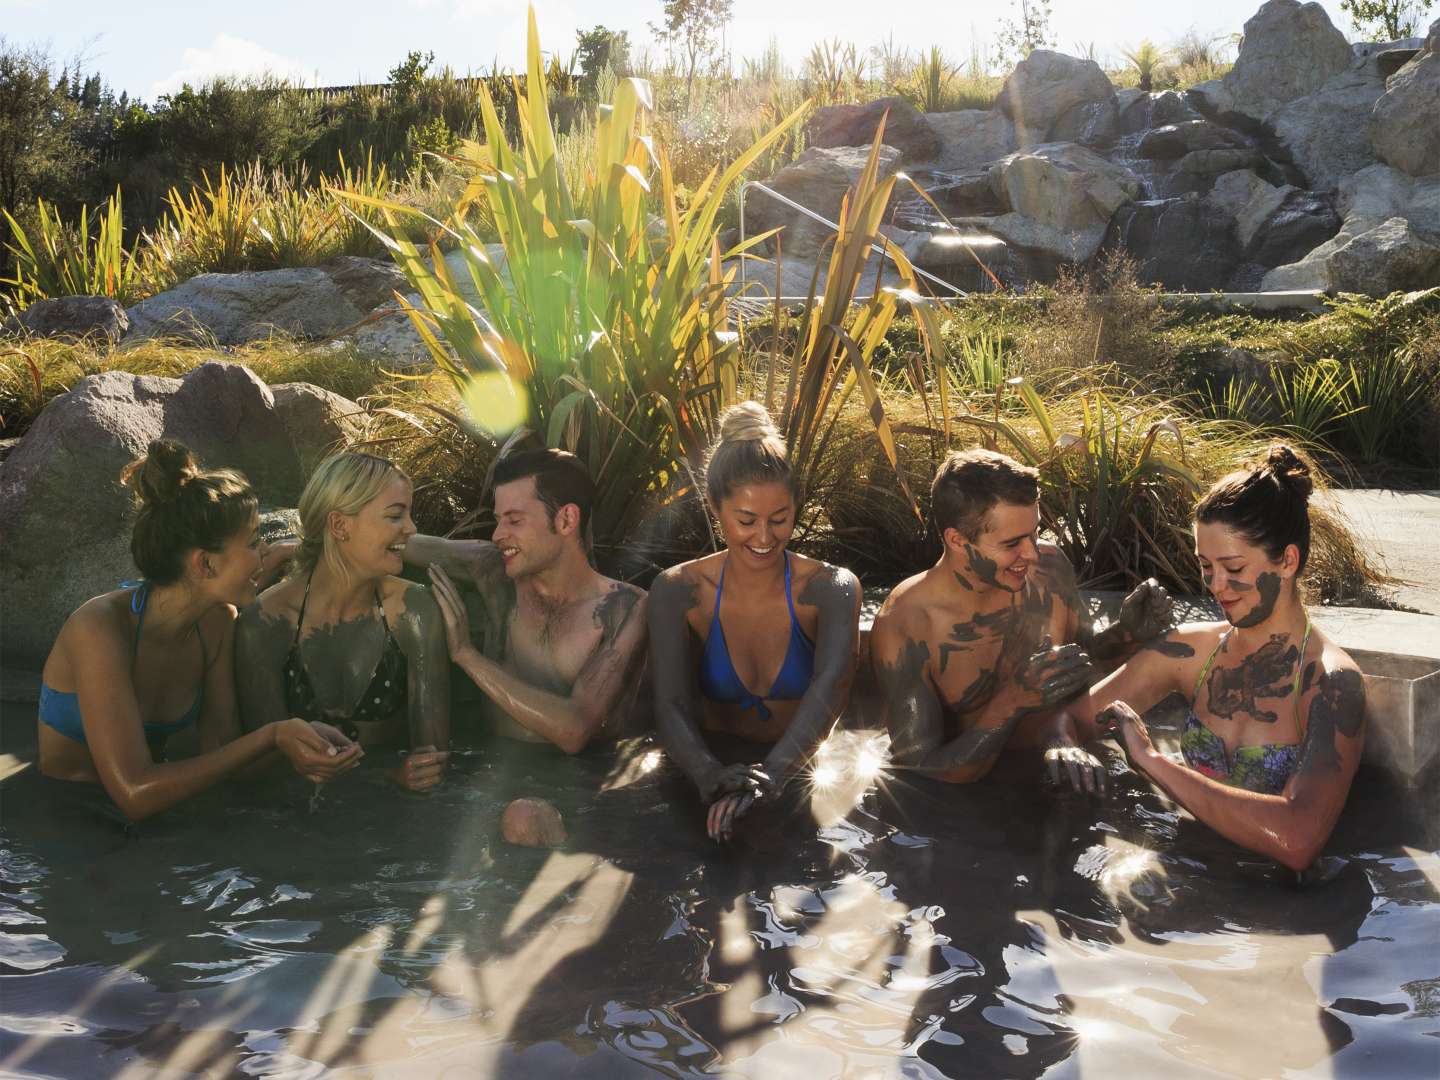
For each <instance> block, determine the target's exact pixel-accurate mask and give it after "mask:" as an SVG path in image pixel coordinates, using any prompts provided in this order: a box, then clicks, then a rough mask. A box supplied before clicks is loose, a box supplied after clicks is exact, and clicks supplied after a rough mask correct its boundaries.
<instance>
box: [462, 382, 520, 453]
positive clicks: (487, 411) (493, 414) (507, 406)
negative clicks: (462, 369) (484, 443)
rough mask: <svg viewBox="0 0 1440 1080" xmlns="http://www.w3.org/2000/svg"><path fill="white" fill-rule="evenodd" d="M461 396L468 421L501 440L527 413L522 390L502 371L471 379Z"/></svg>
mask: <svg viewBox="0 0 1440 1080" xmlns="http://www.w3.org/2000/svg"><path fill="white" fill-rule="evenodd" d="M461 396H462V397H463V398H464V401H465V408H466V410H467V411H468V412H469V413H470V418H471V419H472V420H474V421H475V423H476V424H478V425H479V426H480V427H481V428H482V429H483V430H484V431H485V432H486V433H487V434H489V435H494V436H498V437H502V438H503V437H504V436H506V435H509V434H510V433H511V432H512V431H514V430H515V429H516V428H518V427H519V426H520V425H521V424H523V423H524V422H525V417H526V414H527V413H528V412H529V409H530V406H529V401H528V400H527V395H526V393H525V387H524V386H523V385H521V384H520V383H517V382H515V381H514V380H513V379H511V378H510V376H509V375H507V374H505V372H503V371H485V372H481V373H480V374H478V375H473V376H471V378H470V380H469V381H468V382H467V383H466V384H465V389H464V391H463V393H462V395H461Z"/></svg>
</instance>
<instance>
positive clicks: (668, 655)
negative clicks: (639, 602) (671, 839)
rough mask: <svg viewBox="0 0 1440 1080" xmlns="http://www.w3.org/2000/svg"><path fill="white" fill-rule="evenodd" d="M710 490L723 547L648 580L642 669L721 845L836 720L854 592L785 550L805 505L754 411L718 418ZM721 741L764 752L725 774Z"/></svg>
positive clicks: (847, 674)
mask: <svg viewBox="0 0 1440 1080" xmlns="http://www.w3.org/2000/svg"><path fill="white" fill-rule="evenodd" d="M705 486H706V493H707V495H708V497H709V502H710V509H711V511H712V512H713V514H714V515H715V519H716V521H717V522H718V524H719V526H720V532H721V535H722V536H723V537H724V540H725V547H724V549H723V550H721V551H718V552H716V553H715V554H713V555H707V556H705V557H704V558H700V559H695V560H692V561H691V562H687V563H681V564H680V565H679V566H672V567H671V568H670V569H669V570H666V571H665V572H664V573H663V574H661V575H660V576H659V577H658V578H656V579H655V584H654V585H653V586H652V587H651V590H650V606H649V624H650V667H651V671H652V672H653V678H654V687H655V719H656V725H657V727H658V729H659V733H660V738H661V741H662V742H663V743H664V745H665V749H666V750H667V752H668V753H669V755H670V757H671V758H672V759H673V760H674V761H675V762H676V764H677V765H679V767H680V769H681V770H682V771H683V772H684V773H685V774H686V775H687V776H688V777H689V778H690V780H691V781H692V782H693V783H694V784H695V786H696V788H698V789H699V792H700V798H701V801H703V802H704V803H705V804H706V805H707V807H708V813H707V821H706V827H707V831H708V832H709V834H710V836H711V837H712V838H714V839H717V840H721V839H726V838H728V837H729V835H730V833H731V830H732V828H733V826H734V823H735V821H736V819H737V818H739V817H740V816H741V815H743V814H744V813H745V812H746V811H747V810H749V809H750V808H751V807H752V806H754V805H755V804H756V803H759V802H764V801H767V800H770V799H773V798H775V797H776V796H777V795H778V793H779V790H780V788H781V786H783V784H784V783H785V781H786V779H787V778H788V777H789V775H790V774H791V773H792V772H793V771H794V770H795V769H796V768H797V767H798V766H799V765H801V764H802V763H803V762H804V761H805V759H806V758H808V757H809V755H810V753H811V751H813V750H814V748H815V746H816V744H817V743H819V742H820V740H821V739H823V738H824V737H825V735H826V734H827V733H828V732H829V730H830V727H831V725H832V724H833V723H834V722H835V720H836V719H837V718H838V717H839V715H840V713H841V711H842V710H843V709H844V707H845V703H846V700H847V696H848V694H849V690H850V683H851V680H852V678H853V676H854V673H855V658H856V647H857V641H858V624H859V618H860V583H859V581H857V580H856V578H855V575H854V574H852V573H851V572H850V571H849V570H845V569H843V568H841V567H837V566H830V565H828V564H826V563H823V562H820V561H818V560H816V559H809V558H806V557H805V556H803V555H796V554H793V553H792V552H790V551H789V550H788V549H787V545H788V544H789V542H790V535H791V533H792V532H793V531H794V528H795V519H796V514H797V512H798V510H799V507H798V505H797V503H796V498H795V491H794V487H793V485H792V483H791V477H790V465H789V461H788V460H787V457H786V450H785V439H784V437H783V436H782V435H781V433H780V431H779V430H778V429H777V428H776V427H775V425H774V424H773V423H772V422H771V420H770V415H769V413H767V412H766V411H765V409H764V408H763V407H762V406H761V405H759V404H758V403H756V402H753V401H746V402H742V403H740V404H739V405H734V406H732V407H731V408H729V409H727V410H726V412H725V414H724V416H722V417H721V420H720V438H719V441H718V442H717V443H716V444H715V446H714V447H713V448H712V449H711V452H710V458H709V461H708V463H707V465H706V471H705ZM717 735H720V736H723V735H728V736H732V737H735V738H738V739H739V740H742V741H743V742H748V743H753V744H755V745H756V747H757V748H759V747H761V746H763V747H766V748H768V749H767V750H766V751H765V753H764V756H763V760H761V761H760V762H758V763H757V762H753V760H752V761H741V762H738V763H732V764H725V763H724V762H722V761H721V760H720V758H719V757H718V756H717V755H716V754H715V752H714V751H713V750H712V746H711V737H712V736H717ZM743 756H749V757H751V758H752V759H753V757H755V756H756V755H754V754H751V755H743Z"/></svg>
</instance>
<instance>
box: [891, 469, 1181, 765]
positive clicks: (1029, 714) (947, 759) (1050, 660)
mask: <svg viewBox="0 0 1440 1080" xmlns="http://www.w3.org/2000/svg"><path fill="white" fill-rule="evenodd" d="M1039 496H1040V489H1039V474H1038V473H1037V472H1036V471H1035V470H1034V469H1030V468H1027V467H1025V466H1023V465H1020V464H1019V463H1018V462H1016V461H1013V460H1012V459H1010V458H1008V457H1006V456H1004V455H1003V454H997V453H994V452H992V451H989V450H969V451H965V452H962V453H954V454H951V455H950V457H949V458H947V459H946V461H945V462H944V464H942V465H941V466H940V469H939V471H938V472H937V473H936V475H935V481H934V484H933V486H932V487H931V507H932V515H933V517H934V520H935V526H936V528H937V530H938V531H939V533H940V538H941V541H942V543H943V545H944V550H943V551H942V553H941V556H940V561H939V562H937V563H936V564H935V565H934V566H933V567H931V568H930V569H929V570H926V571H925V572H924V573H921V574H917V575H915V576H914V577H912V578H909V579H908V580H906V581H903V582H901V583H900V584H899V585H897V586H896V587H895V589H894V591H892V592H891V593H890V595H889V596H888V597H887V598H886V600H885V603H884V605H883V606H882V607H881V609H880V612H879V614H878V615H876V616H875V623H874V627H873V629H872V631H871V635H870V649H871V656H872V657H873V660H874V664H875V671H876V675H877V676H878V679H879V683H880V687H881V691H882V693H883V695H884V702H885V716H886V723H887V725H888V726H889V729H890V738H891V743H892V750H891V752H892V755H893V760H894V763H895V764H896V765H900V766H906V767H909V768H911V769H914V770H916V771H919V772H922V773H926V774H928V775H930V776H934V777H937V778H939V779H942V780H948V781H951V782H953V783H968V782H970V781H973V780H978V779H980V778H981V777H982V776H984V775H985V774H986V773H987V772H989V771H990V768H991V766H992V765H994V763H995V760H996V759H997V758H998V757H999V754H1000V751H1001V750H1003V749H1005V747H1006V746H1007V745H1009V746H1035V745H1043V746H1045V747H1046V755H1045V758H1046V764H1047V767H1048V769H1049V771H1050V774H1051V777H1052V779H1058V778H1059V774H1060V769H1061V767H1062V765H1063V766H1064V767H1065V768H1066V770H1067V771H1068V773H1069V777H1070V782H1071V784H1072V785H1074V787H1075V788H1076V790H1080V789H1081V788H1082V787H1083V789H1084V790H1085V791H1088V792H1093V791H1096V790H1100V791H1103V790H1104V776H1105V770H1104V767H1103V766H1102V765H1101V763H1100V761H1099V760H1098V759H1097V758H1095V757H1094V756H1093V755H1091V754H1089V753H1088V752H1086V751H1085V750H1084V749H1083V748H1081V746H1080V744H1079V740H1078V739H1077V737H1076V734H1075V730H1074V726H1073V724H1072V723H1071V722H1070V721H1069V719H1068V718H1067V717H1066V716H1065V715H1064V713H1063V711H1061V710H1059V709H1058V708H1057V707H1058V706H1060V705H1062V704H1063V703H1064V702H1065V701H1067V700H1069V699H1070V698H1072V697H1074V696H1075V695H1076V694H1078V693H1080V692H1081V691H1082V690H1084V689H1085V688H1086V687H1087V686H1088V685H1089V684H1090V683H1091V682H1092V681H1094V679H1096V678H1098V677H1099V673H1097V671H1096V669H1095V667H1094V665H1093V664H1092V662H1091V657H1092V656H1094V657H1096V658H1097V659H1099V660H1104V661H1112V662H1118V661H1119V660H1122V659H1123V658H1124V657H1125V656H1126V655H1128V654H1129V653H1130V652H1133V651H1134V649H1135V648H1137V647H1138V646H1139V645H1140V644H1141V643H1142V642H1144V641H1146V640H1148V639H1149V638H1151V637H1153V636H1155V635H1156V634H1158V633H1162V632H1163V631H1164V629H1165V628H1166V627H1167V626H1168V625H1169V623H1170V614H1171V607H1172V605H1171V601H1170V598H1169V596H1168V595H1166V593H1165V590H1164V589H1162V588H1161V587H1160V586H1159V584H1158V583H1157V582H1155V581H1154V580H1153V579H1152V580H1150V581H1146V582H1144V583H1143V584H1142V585H1140V586H1139V587H1138V588H1137V589H1135V591H1134V592H1132V593H1131V594H1130V595H1129V596H1128V597H1126V599H1125V602H1124V604H1123V605H1122V607H1121V611H1120V617H1119V619H1118V620H1117V621H1116V623H1115V624H1114V625H1113V626H1111V627H1110V628H1108V629H1107V630H1105V631H1104V632H1102V633H1100V634H1098V635H1097V634H1093V633H1092V632H1091V628H1090V627H1089V625H1088V621H1087V620H1085V619H1082V617H1081V615H1082V608H1081V601H1080V595H1079V592H1078V590H1077V588H1076V585H1075V573H1074V571H1073V569H1072V568H1071V566H1070V563H1069V562H1068V561H1067V560H1066V558H1065V556H1064V555H1063V554H1061V552H1060V550H1059V549H1058V548H1057V547H1055V546H1054V545H1053V544H1049V543H1042V542H1041V541H1040V540H1039V538H1038V535H1037V533H1038V529H1039V524H1040V510H1039ZM1056 643H1058V645H1057V644H1056Z"/></svg>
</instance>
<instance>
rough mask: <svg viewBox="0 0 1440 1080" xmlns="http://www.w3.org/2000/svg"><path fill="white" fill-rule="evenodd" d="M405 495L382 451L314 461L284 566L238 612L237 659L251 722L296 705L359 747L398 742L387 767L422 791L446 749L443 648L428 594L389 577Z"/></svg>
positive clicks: (405, 536)
mask: <svg viewBox="0 0 1440 1080" xmlns="http://www.w3.org/2000/svg"><path fill="white" fill-rule="evenodd" d="M410 505H411V486H410V478H409V477H407V476H406V475H405V474H404V473H403V472H402V471H401V470H400V469H398V468H397V467H396V466H395V465H393V464H392V463H391V462H389V461H386V460H385V459H384V458H380V457H375V456H374V455H372V454H359V453H344V454H337V455H335V456H333V457H331V458H328V459H327V460H325V461H324V462H322V463H321V464H320V466H319V467H318V468H317V469H316V470H315V473H314V475H313V476H311V478H310V482H309V483H308V484H306V485H305V491H304V492H303V494H301V496H300V532H301V539H300V543H299V546H298V547H297V549H296V551H295V558H294V570H293V572H292V574H291V576H290V577H289V578H287V579H286V580H285V581H283V582H281V583H280V584H278V585H276V586H275V587H274V588H271V589H267V590H266V591H265V592H264V593H263V594H262V595H261V597H260V599H259V600H258V601H257V602H256V603H255V604H254V605H253V606H252V607H251V608H249V609H248V610H247V611H246V612H245V613H244V614H243V615H242V616H241V620H240V630H239V636H238V650H239V651H238V664H239V671H240V688H241V690H240V701H241V706H242V714H243V716H244V718H245V722H246V723H247V724H260V723H265V722H266V721H268V720H270V719H272V718H274V717H278V716H292V715H293V716H302V717H304V718H306V719H308V720H315V721H323V722H325V723H328V724H332V725H334V726H335V727H337V728H338V729H339V730H340V731H341V732H342V733H343V734H344V735H345V736H347V737H348V738H350V739H353V740H355V741H356V742H358V743H360V744H361V745H362V746H380V745H386V744H398V748H400V749H401V750H402V751H406V752H405V753H404V756H403V760H402V762H401V764H400V765H399V766H398V767H397V768H396V769H395V770H394V772H393V774H392V775H393V776H394V777H395V779H396V780H397V781H398V782H399V783H400V784H401V785H402V786H403V787H405V788H408V789H409V790H411V791H425V790H428V789H429V788H433V787H434V786H435V785H436V784H438V783H439V782H440V780H441V777H442V775H443V772H444V767H445V761H446V758H447V757H448V753H447V749H446V748H447V746H448V744H449V738H450V682H449V678H450V675H449V655H448V653H447V652H446V647H445V623H444V621H443V620H442V618H441V616H440V610H439V608H438V607H436V605H435V601H434V599H433V598H432V597H431V596H430V594H429V593H428V592H427V591H426V590H425V589H424V588H423V587H421V586H419V585H415V584H412V583H411V582H408V581H405V580H404V579H403V578H400V577H397V576H395V575H398V574H399V573H400V571H401V570H402V569H404V563H403V561H402V560H401V552H403V551H404V550H405V544H406V542H407V541H408V540H409V539H410V537H411V536H413V535H414V534H415V523H414V522H413V521H411V519H410Z"/></svg>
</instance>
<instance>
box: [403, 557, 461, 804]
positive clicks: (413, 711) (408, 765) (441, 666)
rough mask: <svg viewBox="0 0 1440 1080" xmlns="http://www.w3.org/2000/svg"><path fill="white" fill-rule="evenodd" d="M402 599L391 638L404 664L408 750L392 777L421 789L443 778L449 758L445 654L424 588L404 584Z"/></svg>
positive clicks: (435, 610)
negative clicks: (393, 636) (399, 613)
mask: <svg viewBox="0 0 1440 1080" xmlns="http://www.w3.org/2000/svg"><path fill="white" fill-rule="evenodd" d="M404 604H405V609H404V612H403V613H402V614H401V616H400V618H399V620H398V621H397V623H396V630H397V631H398V632H397V634H396V637H397V639H398V640H399V642H400V650H401V651H402V652H403V653H404V654H405V659H406V660H407V662H408V663H409V671H408V672H407V678H406V686H407V688H408V691H407V692H408V694H409V702H408V706H409V707H408V710H407V716H408V721H409V726H410V752H409V753H408V754H406V755H405V761H404V764H402V765H401V767H400V769H399V771H398V774H397V777H396V778H397V779H398V781H399V782H400V784H401V785H402V786H403V787H405V788H408V789H409V790H411V791H426V790H428V789H430V788H433V787H435V786H436V785H437V784H439V783H440V781H441V780H442V779H444V776H445V763H446V762H447V761H448V760H449V758H450V752H449V751H450V653H449V652H448V651H447V649H446V647H445V620H444V619H443V618H442V617H441V615H440V608H439V606H438V605H437V604H436V603H435V598H434V597H433V596H431V595H430V593H429V591H428V590H426V589H425V587H424V586H422V585H411V586H409V587H408V588H407V589H406V590H405V592H404Z"/></svg>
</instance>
